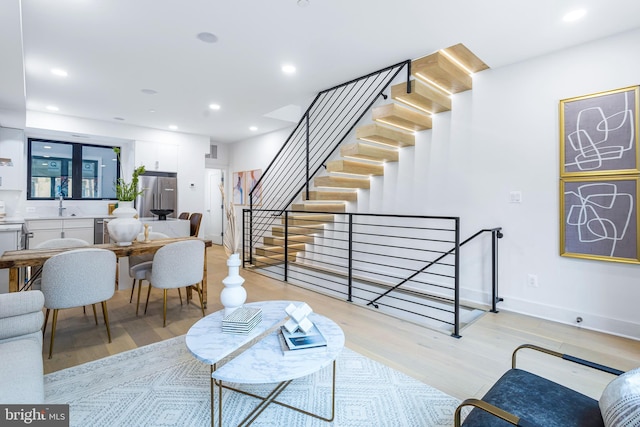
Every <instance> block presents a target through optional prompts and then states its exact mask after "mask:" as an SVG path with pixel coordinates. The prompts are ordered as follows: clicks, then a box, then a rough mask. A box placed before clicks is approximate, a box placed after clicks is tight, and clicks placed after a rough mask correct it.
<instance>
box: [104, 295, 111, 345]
mask: <svg viewBox="0 0 640 427" xmlns="http://www.w3.org/2000/svg"><path fill="white" fill-rule="evenodd" d="M102 315H103V316H104V324H105V325H107V336H108V337H109V342H111V329H109V314H108V313H107V302H106V301H102Z"/></svg>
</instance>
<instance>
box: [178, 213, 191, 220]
mask: <svg viewBox="0 0 640 427" xmlns="http://www.w3.org/2000/svg"><path fill="white" fill-rule="evenodd" d="M178 219H189V212H181V213H180V215H179V216H178Z"/></svg>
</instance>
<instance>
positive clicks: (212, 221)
mask: <svg viewBox="0 0 640 427" xmlns="http://www.w3.org/2000/svg"><path fill="white" fill-rule="evenodd" d="M206 176H207V177H206V182H207V184H206V194H205V206H206V209H205V213H204V221H205V224H206V227H205V236H204V238H205V239H210V240H211V241H212V242H213V243H214V244H216V245H221V244H222V230H223V224H224V215H223V206H222V194H220V188H219V185H220V183H223V182H224V171H223V170H222V169H206Z"/></svg>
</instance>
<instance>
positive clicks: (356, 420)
mask: <svg viewBox="0 0 640 427" xmlns="http://www.w3.org/2000/svg"><path fill="white" fill-rule="evenodd" d="M336 378H337V380H336V415H335V419H334V421H333V423H327V422H323V421H321V420H318V419H315V418H312V417H309V416H307V415H304V414H301V413H299V412H297V411H292V410H290V409H287V408H284V407H282V406H280V405H275V404H272V405H270V406H269V407H268V408H267V409H266V410H265V411H264V412H263V413H262V414H261V415H260V416H259V417H258V419H257V420H256V421H255V422H254V423H253V424H252V425H254V426H270V427H273V426H278V427H280V426H282V427H295V426H329V425H333V426H341V427H342V426H344V427H360V426H362V427H371V426H389V427H400V426H412V427H414V426H425V427H426V426H451V425H453V413H454V411H455V408H456V406H457V405H458V403H459V401H458V400H457V399H455V398H453V397H451V396H448V395H446V394H444V393H442V392H441V391H439V390H436V389H434V388H433V387H430V386H428V385H426V384H424V383H421V382H419V381H417V380H415V379H413V378H411V377H408V376H407V375H404V374H403V373H401V372H398V371H395V370H393V369H391V368H388V367H387V366H384V365H382V364H380V363H377V362H375V361H373V360H371V359H368V358H367V357H364V356H362V355H360V354H358V353H356V352H354V351H351V350H349V349H346V348H345V349H344V351H343V352H342V354H341V355H340V357H339V358H338V363H337V368H336ZM209 386H210V382H209V366H208V365H205V364H203V363H201V362H198V361H197V360H195V359H194V358H193V357H192V356H191V354H190V353H189V351H188V350H187V348H186V346H185V344H184V337H177V338H173V339H170V340H167V341H163V342H159V343H156V344H152V345H148V346H145V347H141V348H138V349H135V350H131V351H128V352H125V353H121V354H118V355H115V356H111V357H107V358H104V359H100V360H96V361H94V362H89V363H86V364H84V365H80V366H75V367H73V368H69V369H64V370H61V371H58V372H53V373H51V374H48V375H45V393H46V402H47V403H69V404H70V405H71V407H70V418H71V425H72V426H109V427H116V426H136V427H137V426H180V427H186V426H198V427H202V426H207V425H211V418H210V394H209ZM238 387H239V388H243V389H245V390H249V389H248V388H247V387H246V386H238ZM272 388H273V385H260V386H252V387H251V391H252V392H256V394H260V395H266V394H268V392H269V391H270V390H271V389H272ZM216 394H217V389H216ZM330 396H331V368H330V367H328V368H325V369H323V370H321V371H319V372H318V373H316V374H314V375H311V376H309V377H306V378H302V379H298V380H295V381H294V382H292V383H291V384H290V385H289V387H288V388H287V389H286V390H285V391H284V392H283V393H282V394H281V395H280V397H279V398H278V400H280V401H283V402H286V403H290V404H293V405H294V406H298V407H302V408H303V409H306V410H308V411H310V412H314V413H319V414H321V415H323V416H327V417H328V416H329V415H330V413H331V403H330ZM257 404H258V400H257V399H254V398H252V397H249V396H245V395H242V394H240V393H236V392H233V391H229V390H225V391H224V392H223V414H224V419H223V423H224V425H237V424H238V423H239V422H240V421H242V420H243V418H244V417H245V416H246V414H248V413H249V412H250V411H251V410H252V409H253V408H254V407H255V406H256V405H257ZM216 405H217V397H216ZM216 411H217V406H216ZM216 414H217V412H216ZM216 417H217V415H216Z"/></svg>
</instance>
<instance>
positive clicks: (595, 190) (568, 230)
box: [560, 175, 640, 264]
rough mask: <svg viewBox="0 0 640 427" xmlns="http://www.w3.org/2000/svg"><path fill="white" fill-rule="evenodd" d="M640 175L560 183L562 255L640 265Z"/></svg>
mask: <svg viewBox="0 0 640 427" xmlns="http://www.w3.org/2000/svg"><path fill="white" fill-rule="evenodd" d="M639 194H640V177H638V176H631V175H626V176H622V175H621V176H600V177H596V176H586V177H570V178H564V179H561V180H560V255H561V256H566V257H574V258H583V259H593V260H601V261H615V262H623V263H634V264H638V263H640V256H639V254H638V248H639V247H640V241H639V238H640V233H639V232H638V230H639V229H640V224H639V223H638V219H639V217H638V208H637V205H638V196H639Z"/></svg>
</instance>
